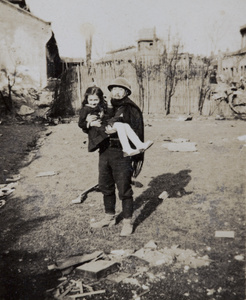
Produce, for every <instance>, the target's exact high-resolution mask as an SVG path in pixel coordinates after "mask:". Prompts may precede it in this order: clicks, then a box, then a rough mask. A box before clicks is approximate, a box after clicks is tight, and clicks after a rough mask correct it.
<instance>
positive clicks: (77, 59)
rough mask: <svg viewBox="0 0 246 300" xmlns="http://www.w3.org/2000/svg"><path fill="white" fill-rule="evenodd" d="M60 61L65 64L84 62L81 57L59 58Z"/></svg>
mask: <svg viewBox="0 0 246 300" xmlns="http://www.w3.org/2000/svg"><path fill="white" fill-rule="evenodd" d="M61 61H62V62H65V63H82V62H84V58H83V57H65V56H61Z"/></svg>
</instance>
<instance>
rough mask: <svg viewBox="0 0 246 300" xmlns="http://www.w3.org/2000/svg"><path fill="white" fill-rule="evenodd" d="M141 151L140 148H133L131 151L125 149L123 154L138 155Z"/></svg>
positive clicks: (125, 155)
mask: <svg viewBox="0 0 246 300" xmlns="http://www.w3.org/2000/svg"><path fill="white" fill-rule="evenodd" d="M139 153H140V150H139V149H132V150H130V151H124V152H123V156H124V157H127V156H134V155H137V154H139Z"/></svg>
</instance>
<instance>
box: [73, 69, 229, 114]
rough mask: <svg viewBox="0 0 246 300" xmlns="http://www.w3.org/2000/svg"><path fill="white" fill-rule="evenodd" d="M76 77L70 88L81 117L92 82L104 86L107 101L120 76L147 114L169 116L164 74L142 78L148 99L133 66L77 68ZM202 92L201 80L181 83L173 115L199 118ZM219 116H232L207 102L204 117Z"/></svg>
mask: <svg viewBox="0 0 246 300" xmlns="http://www.w3.org/2000/svg"><path fill="white" fill-rule="evenodd" d="M69 71H70V72H72V73H73V76H72V78H73V81H72V82H71V86H70V87H68V89H70V90H71V91H72V92H71V98H72V105H73V108H74V110H75V112H76V113H77V112H78V111H79V109H80V108H81V103H82V101H83V96H84V93H85V90H86V89H87V87H88V86H89V85H91V84H92V81H93V80H94V82H95V83H96V85H98V86H100V87H101V88H102V90H103V92H104V94H105V96H106V97H110V94H109V91H108V89H107V86H108V85H109V84H110V82H111V81H112V80H113V79H115V78H116V77H118V76H123V77H125V78H126V79H127V80H128V81H129V82H130V83H131V87H132V95H131V97H130V98H131V99H132V100H133V101H134V102H135V103H136V104H137V105H138V106H139V107H140V108H141V109H142V110H143V112H144V113H145V114H163V115H165V104H164V92H165V75H164V73H161V72H160V71H159V72H158V71H155V72H153V74H152V73H151V72H147V71H146V72H144V74H143V76H142V80H143V87H144V99H140V97H139V85H138V82H137V75H136V70H135V68H134V66H133V65H132V64H130V63H125V64H119V65H113V66H110V65H98V66H92V68H91V69H90V70H88V68H87V67H86V66H76V67H73V68H72V69H70V70H69ZM200 88H201V77H200V76H197V77H193V78H192V79H183V80H180V81H179V82H178V84H177V86H176V89H175V93H174V95H173V97H172V100H171V114H173V115H177V114H198V101H199V94H200ZM215 114H223V115H225V116H228V115H231V114H232V113H231V110H230V108H229V106H228V105H227V104H226V103H225V102H224V101H223V102H220V103H219V102H218V101H214V100H211V99H210V98H209V97H207V98H206V99H205V102H204V106H203V111H202V115H204V116H209V115H215Z"/></svg>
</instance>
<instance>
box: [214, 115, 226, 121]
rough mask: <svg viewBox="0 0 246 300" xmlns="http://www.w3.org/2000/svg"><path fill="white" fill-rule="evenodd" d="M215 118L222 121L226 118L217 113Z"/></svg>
mask: <svg viewBox="0 0 246 300" xmlns="http://www.w3.org/2000/svg"><path fill="white" fill-rule="evenodd" d="M215 120H218V121H222V120H225V117H224V116H221V115H216V117H215Z"/></svg>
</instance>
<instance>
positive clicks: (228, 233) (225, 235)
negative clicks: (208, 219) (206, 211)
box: [215, 231, 235, 238]
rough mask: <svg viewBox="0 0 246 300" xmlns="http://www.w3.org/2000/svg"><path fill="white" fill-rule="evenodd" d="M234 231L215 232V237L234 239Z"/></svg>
mask: <svg viewBox="0 0 246 300" xmlns="http://www.w3.org/2000/svg"><path fill="white" fill-rule="evenodd" d="M234 236H235V232H234V231H215V237H223V238H234Z"/></svg>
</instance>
